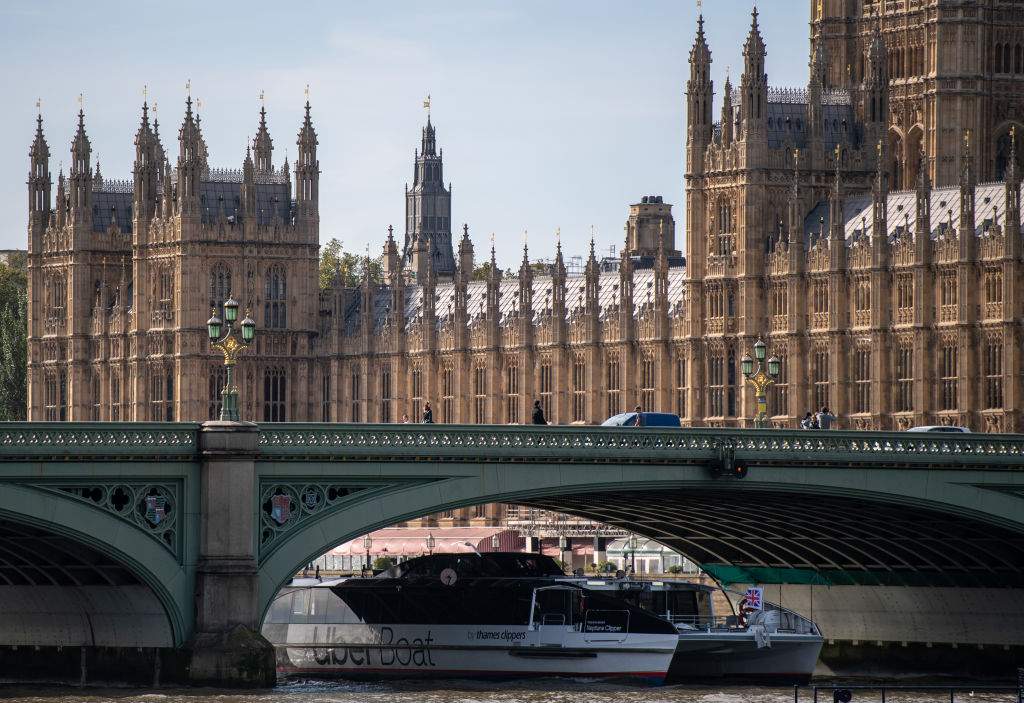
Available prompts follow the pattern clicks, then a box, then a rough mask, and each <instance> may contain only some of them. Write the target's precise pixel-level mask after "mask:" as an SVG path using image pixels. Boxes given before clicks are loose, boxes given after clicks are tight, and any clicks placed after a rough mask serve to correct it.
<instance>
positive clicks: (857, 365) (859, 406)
mask: <svg viewBox="0 0 1024 703" xmlns="http://www.w3.org/2000/svg"><path fill="white" fill-rule="evenodd" d="M853 412H855V413H869V412H871V351H870V350H869V349H856V350H854V352H853Z"/></svg>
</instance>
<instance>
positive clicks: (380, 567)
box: [373, 557, 393, 571]
mask: <svg viewBox="0 0 1024 703" xmlns="http://www.w3.org/2000/svg"><path fill="white" fill-rule="evenodd" d="M392 566H393V565H392V563H391V558H390V557H377V558H376V559H374V560H373V570H374V571H385V570H387V569H390V568H391V567H392Z"/></svg>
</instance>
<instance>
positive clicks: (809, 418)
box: [800, 413, 817, 430]
mask: <svg viewBox="0 0 1024 703" xmlns="http://www.w3.org/2000/svg"><path fill="white" fill-rule="evenodd" d="M815 422H817V420H815V419H814V415H812V414H811V413H807V414H806V415H804V419H803V420H801V421H800V429H801V430H813V429H814V423H815Z"/></svg>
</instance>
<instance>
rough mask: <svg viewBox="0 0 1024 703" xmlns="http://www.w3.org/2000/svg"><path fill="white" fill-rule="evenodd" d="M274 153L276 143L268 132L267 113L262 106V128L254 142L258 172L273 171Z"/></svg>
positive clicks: (254, 154) (257, 132)
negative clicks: (272, 159) (272, 156)
mask: <svg viewBox="0 0 1024 703" xmlns="http://www.w3.org/2000/svg"><path fill="white" fill-rule="evenodd" d="M261 95H262V93H261ZM273 151H274V141H273V140H272V139H271V138H270V133H269V132H268V131H267V111H266V110H265V109H264V108H263V106H262V105H261V106H260V126H259V127H258V128H257V129H256V138H255V139H253V140H252V154H253V157H254V165H255V167H256V170H257V171H271V170H273V168H274V166H273V163H272V162H271V154H272V153H273Z"/></svg>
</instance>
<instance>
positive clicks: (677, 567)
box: [665, 564, 683, 574]
mask: <svg viewBox="0 0 1024 703" xmlns="http://www.w3.org/2000/svg"><path fill="white" fill-rule="evenodd" d="M665 572H666V573H669V574H681V573H683V567H682V566H680V565H679V564H673V565H672V566H670V567H668V568H667V569H665Z"/></svg>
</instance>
